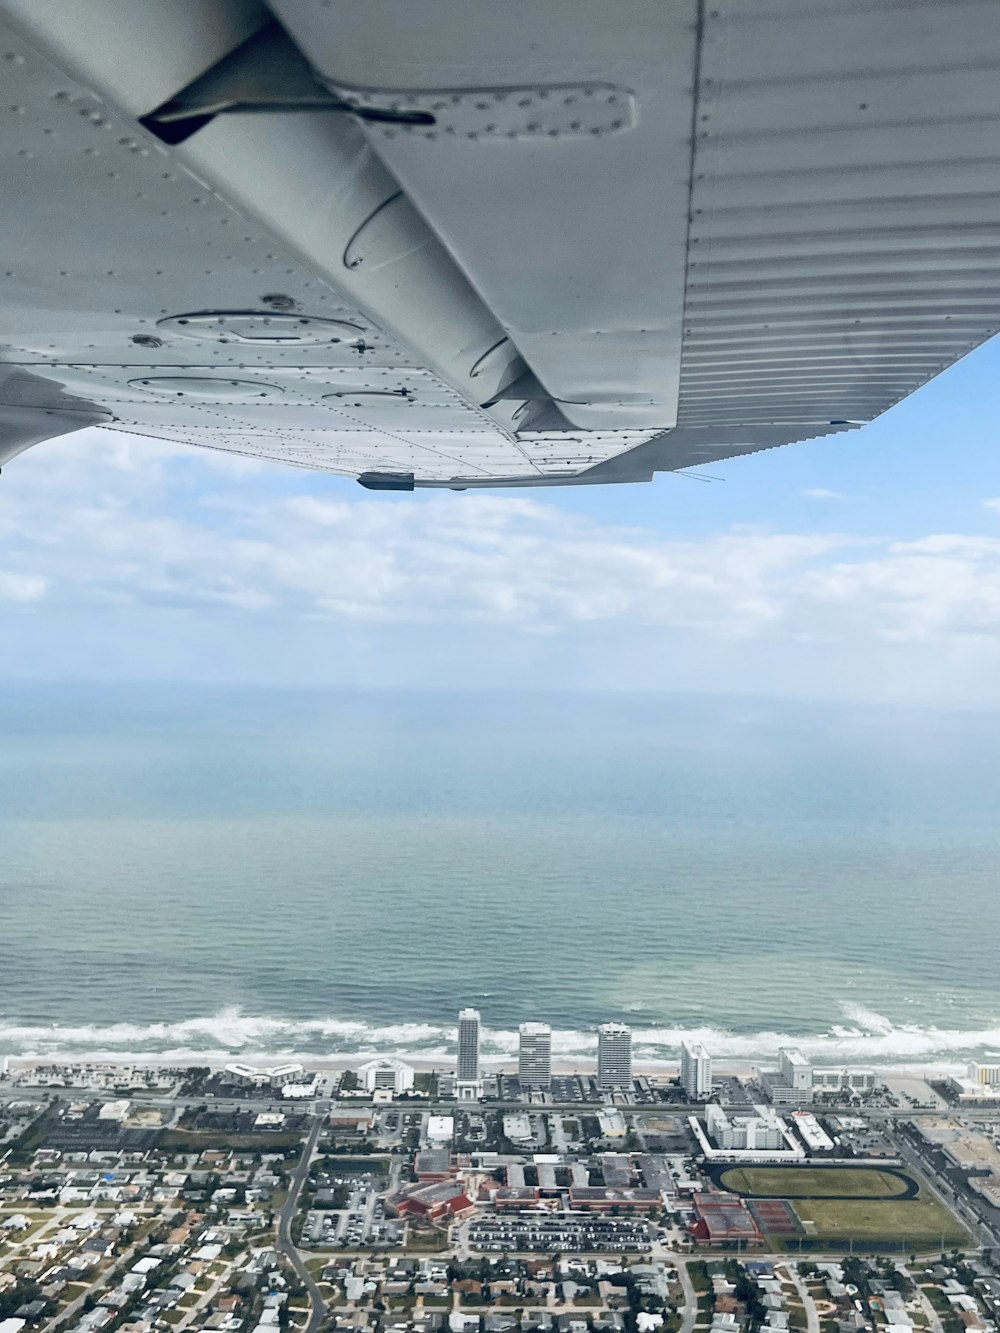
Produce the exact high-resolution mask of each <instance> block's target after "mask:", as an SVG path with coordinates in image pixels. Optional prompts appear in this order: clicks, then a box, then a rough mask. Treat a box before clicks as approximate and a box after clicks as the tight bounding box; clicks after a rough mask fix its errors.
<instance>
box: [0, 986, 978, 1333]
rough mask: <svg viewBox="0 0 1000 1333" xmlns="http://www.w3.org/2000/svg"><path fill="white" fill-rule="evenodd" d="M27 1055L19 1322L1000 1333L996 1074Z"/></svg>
mask: <svg viewBox="0 0 1000 1333" xmlns="http://www.w3.org/2000/svg"><path fill="white" fill-rule="evenodd" d="M596 1037H597V1053H596V1064H595V1066H594V1067H593V1068H590V1069H580V1068H575V1069H561V1068H559V1067H558V1065H557V1064H556V1063H554V1061H553V1050H552V1031H551V1029H550V1028H549V1027H548V1026H547V1025H546V1024H544V1023H539V1022H528V1023H524V1024H522V1025H521V1027H520V1030H519V1033H518V1051H517V1058H516V1060H508V1061H502V1060H489V1061H488V1060H484V1058H483V1057H482V1053H481V1046H482V1020H481V1015H480V1013H479V1012H478V1011H477V1010H475V1009H472V1008H465V1009H463V1010H461V1012H460V1013H459V1015H458V1022H457V1040H456V1048H455V1053H454V1059H453V1061H452V1062H451V1063H450V1065H449V1067H448V1068H441V1069H429V1068H423V1067H418V1066H419V1062H414V1063H410V1062H409V1061H407V1060H406V1059H403V1058H400V1057H398V1056H391V1055H385V1056H376V1057H374V1058H371V1059H368V1060H364V1061H361V1062H359V1063H357V1064H355V1065H351V1066H347V1065H345V1063H344V1062H343V1061H340V1062H339V1063H338V1062H336V1061H334V1060H333V1059H331V1060H330V1061H328V1062H317V1064H316V1066H315V1067H312V1068H310V1067H307V1066H306V1065H305V1064H304V1063H299V1062H286V1063H283V1064H279V1065H273V1066H268V1065H264V1064H259V1063H252V1062H245V1063H244V1062H241V1061H233V1062H231V1063H228V1064H225V1065H221V1066H208V1065H193V1064H185V1065H177V1066H171V1065H169V1064H168V1063H166V1062H164V1063H163V1064H160V1065H157V1064H151V1063H127V1062H125V1061H124V1060H123V1061H121V1062H111V1061H103V1060H102V1061H96V1060H82V1059H73V1060H70V1059H66V1060H54V1059H52V1058H49V1059H48V1060H47V1061H46V1060H39V1059H35V1060H29V1059H14V1058H8V1059H7V1060H6V1061H5V1062H4V1063H3V1065H2V1069H0V1333H99V1330H106V1333H117V1331H118V1330H125V1333H154V1331H155V1333H170V1330H176V1331H177V1333H181V1331H182V1330H189V1329H190V1330H195V1331H198V1330H210V1331H211V1333H244V1331H245V1333H271V1330H277V1329H289V1328H293V1329H294V1328H299V1329H302V1330H303V1331H304V1333H320V1330H333V1329H356V1330H362V1329H364V1330H373V1333H517V1331H518V1330H524V1331H525V1333H529V1331H530V1333H534V1331H535V1330H538V1331H539V1333H618V1331H619V1330H620V1331H621V1333H657V1331H660V1330H662V1331H663V1333H742V1330H759V1329H764V1330H768V1333H912V1331H917V1333H924V1331H926V1333H963V1331H964V1330H969V1331H970V1333H997V1330H998V1328H1000V1057H998V1058H997V1059H996V1060H994V1061H992V1062H989V1061H987V1062H973V1063H971V1064H970V1065H969V1067H968V1069H967V1070H966V1072H965V1074H964V1075H961V1076H957V1075H955V1074H954V1073H948V1074H942V1076H941V1077H936V1076H935V1075H934V1073H933V1072H932V1071H931V1072H926V1073H921V1074H916V1073H913V1072H907V1071H901V1070H893V1069H882V1070H880V1069H876V1068H866V1067H854V1066H845V1067H829V1066H822V1065H819V1064H815V1063H813V1062H812V1061H810V1060H809V1059H808V1058H806V1056H805V1055H803V1053H802V1052H801V1051H799V1050H796V1049H794V1048H790V1047H785V1048H781V1049H780V1050H779V1051H778V1052H777V1057H776V1059H775V1060H774V1062H773V1064H772V1065H768V1066H766V1067H765V1066H761V1067H759V1068H757V1067H753V1068H747V1067H739V1068H737V1067H735V1066H733V1067H730V1066H729V1065H727V1064H725V1063H724V1062H720V1061H716V1060H713V1056H712V1052H711V1051H709V1050H707V1049H706V1048H705V1047H704V1045H702V1044H701V1043H699V1042H697V1041H695V1040H691V1041H685V1042H683V1043H682V1044H681V1048H680V1050H679V1051H678V1059H677V1063H676V1066H675V1067H662V1066H661V1067H657V1068H655V1069H650V1068H643V1067H641V1066H640V1065H638V1064H637V1063H636V1062H634V1060H633V1034H632V1032H631V1030H630V1029H629V1027H627V1026H626V1025H624V1024H622V1023H618V1022H609V1023H604V1024H602V1025H601V1026H600V1027H599V1028H598V1030H597V1033H596Z"/></svg>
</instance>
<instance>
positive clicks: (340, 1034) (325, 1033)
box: [0, 1005, 1000, 1070]
mask: <svg viewBox="0 0 1000 1333" xmlns="http://www.w3.org/2000/svg"><path fill="white" fill-rule="evenodd" d="M843 1018H844V1022H843V1023H842V1024H833V1025H831V1026H830V1028H829V1029H828V1030H827V1031H826V1032H822V1033H816V1034H802V1033H789V1032H781V1031H761V1032H734V1031H732V1030H729V1029H726V1028H721V1027H714V1026H710V1025H707V1026H704V1027H639V1026H635V1027H634V1028H633V1032H634V1038H633V1041H634V1052H635V1058H636V1061H637V1062H639V1063H642V1064H647V1065H655V1064H659V1063H664V1064H671V1063H674V1062H675V1061H676V1059H677V1055H678V1050H679V1047H680V1043H681V1041H682V1040H684V1039H685V1038H693V1039H694V1040H697V1041H702V1042H704V1044H705V1045H706V1047H707V1048H708V1049H709V1051H711V1053H712V1055H713V1056H714V1057H715V1058H716V1059H717V1060H720V1061H724V1062H729V1063H731V1064H734V1065H736V1064H754V1063H757V1062H766V1061H769V1060H773V1059H774V1058H775V1057H776V1055H777V1051H778V1048H779V1047H781V1046H797V1047H798V1048H799V1049H801V1050H802V1051H803V1052H804V1053H805V1055H806V1056H808V1057H809V1058H811V1059H812V1060H814V1061H816V1062H817V1063H822V1064H844V1063H851V1064H860V1063H864V1064H875V1065H881V1066H885V1065H896V1066H900V1067H906V1068H928V1067H933V1068H935V1069H941V1070H944V1069H955V1068H958V1067H960V1065H961V1063H962V1062H963V1061H965V1060H968V1059H971V1058H974V1057H976V1056H978V1055H981V1054H983V1053H984V1052H986V1051H989V1050H996V1049H997V1048H1000V1019H998V1020H997V1021H996V1022H995V1023H994V1024H992V1025H990V1026H984V1027H980V1028H973V1029H954V1028H945V1027H937V1026H933V1025H931V1026H928V1025H919V1024H910V1023H895V1022H893V1021H892V1020H891V1019H889V1018H887V1017H885V1015H883V1014H879V1013H875V1012H873V1011H871V1010H867V1009H864V1008H863V1007H861V1006H856V1005H845V1006H844V1007H843ZM454 1041H455V1029H454V1028H453V1027H449V1026H447V1025H443V1024H436V1023H412V1022H411V1023H395V1024H387V1025H385V1026H378V1025H374V1024H370V1023H366V1022H362V1021H357V1020H348V1019H339V1018H313V1019H295V1018H280V1017H274V1016H268V1015H253V1014H247V1013H244V1012H243V1010H241V1009H239V1008H224V1009H220V1010H219V1011H218V1012H217V1013H215V1014H210V1015H206V1016H203V1017H197V1018H188V1019H184V1020H182V1021H180V1022H172V1023H145V1024H143V1023H126V1022H120V1023H109V1024H106V1025H100V1024H79V1025H70V1024H52V1025H39V1024H30V1023H18V1022H17V1021H15V1020H11V1019H6V1020H5V1019H2V1018H0V1054H5V1055H9V1056H14V1057H21V1058H27V1059H45V1058H48V1057H52V1056H57V1055H59V1056H74V1057H83V1056H86V1057H88V1058H93V1059H97V1058H109V1059H115V1058H124V1057H129V1058H133V1059H138V1060H155V1059H160V1060H162V1059H164V1058H166V1059H170V1060H175V1061H178V1062H184V1061H195V1060H197V1061H202V1062H209V1063H212V1062H216V1061H224V1060H227V1059H230V1058H232V1057H233V1056H234V1055H240V1056H242V1057H243V1058H246V1059H250V1058H253V1057H258V1056H259V1057H261V1058H263V1059H268V1058H273V1057H277V1056H284V1057H287V1056H292V1055H298V1056H301V1057H304V1058H306V1059H308V1060H309V1061H310V1062H311V1063H320V1062H322V1061H323V1060H329V1061H330V1062H331V1063H338V1062H340V1063H343V1062H344V1061H345V1060H346V1059H353V1058H355V1057H362V1056H368V1055H373V1054H388V1053H392V1054H397V1055H404V1056H409V1057H411V1058H412V1059H415V1060H418V1061H420V1062H422V1063H427V1064H432V1065H433V1064H441V1065H444V1064H447V1063H448V1062H450V1060H451V1059H453V1052H454ZM595 1047H596V1037H595V1035H594V1034H593V1033H592V1032H586V1031H576V1030H573V1029H556V1030H555V1031H553V1034H552V1049H553V1056H554V1057H555V1059H556V1061H557V1062H559V1063H562V1064H565V1065H571V1064H572V1063H573V1062H574V1061H575V1060H580V1061H590V1060H592V1059H593V1058H594V1053H595ZM516 1050H517V1032H516V1030H515V1029H509V1030H506V1029H489V1028H485V1029H484V1030H483V1056H484V1058H485V1059H486V1060H487V1061H488V1060H489V1059H490V1058H493V1059H496V1060H499V1059H500V1058H508V1059H509V1058H510V1057H511V1056H512V1055H514V1054H515V1053H516Z"/></svg>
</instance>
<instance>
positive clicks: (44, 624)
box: [0, 342, 1000, 707]
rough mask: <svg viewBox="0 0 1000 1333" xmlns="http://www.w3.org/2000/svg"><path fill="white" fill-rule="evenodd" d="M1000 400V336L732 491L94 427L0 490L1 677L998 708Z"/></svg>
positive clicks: (13, 474) (728, 476)
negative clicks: (372, 461)
mask: <svg viewBox="0 0 1000 1333" xmlns="http://www.w3.org/2000/svg"><path fill="white" fill-rule="evenodd" d="M998 405H1000V343H997V342H994V343H993V344H989V345H987V346H986V347H984V348H981V349H980V350H979V351H978V352H975V353H973V354H972V355H971V356H969V357H968V358H966V359H965V360H964V361H963V362H961V363H959V364H958V365H957V366H955V367H953V368H952V369H951V370H949V371H948V372H946V373H945V374H944V375H943V376H941V377H940V378H939V379H938V380H936V381H934V382H933V383H932V384H930V385H928V386H927V387H926V388H924V389H922V390H921V391H919V392H918V393H917V394H915V395H913V396H912V397H911V398H909V399H908V400H906V401H905V402H904V403H902V404H900V405H899V406H898V407H896V408H894V409H893V410H891V411H890V412H888V413H887V414H886V415H885V416H884V417H883V418H882V419H880V420H879V421H877V422H875V423H874V424H873V425H870V426H868V427H865V428H863V429H861V430H859V431H856V432H853V433H851V434H849V435H846V436H835V437H831V438H829V439H827V440H822V441H817V442H813V443H807V444H801V445H795V446H791V447H788V448H785V449H778V450H772V451H769V452H767V453H763V454H760V455H757V456H753V457H750V458H746V459H738V460H733V461H731V462H728V463H722V464H718V465H713V466H712V467H710V468H706V469H704V471H705V473H706V474H708V475H711V476H713V477H718V478H721V480H719V481H713V482H710V483H709V482H703V481H697V480H692V479H689V478H683V477H671V476H669V475H664V476H660V477H658V478H657V480H656V481H654V482H653V483H652V484H651V485H648V486H643V485H639V486H612V487H606V488H605V487H580V488H566V489H564V490H547V491H539V492H531V491H525V492H516V493H496V494H481V493H480V494H477V493H474V492H466V493H464V494H453V493H450V492H444V493H442V494H438V493H422V494H417V495H403V496H391V495H390V496H380V495H371V494H369V493H367V492H364V491H362V490H361V489H360V488H359V487H358V486H357V485H356V484H355V483H353V482H348V481H344V480H341V479H338V478H335V477H331V476H328V475H326V474H319V473H308V472H305V471H301V470H291V469H283V468H281V467H279V466H277V465H257V464H253V463H249V462H247V461H245V460H239V459H231V458H228V457H225V456H222V455H217V454H213V453H210V452H207V451H202V450H198V449H179V448H175V447H174V446H168V445H166V444H163V445H161V444H158V443H157V442H155V441H149V440H138V439H131V438H128V437H121V436H114V435H112V434H111V433H109V432H102V431H94V432H85V433H82V434H81V435H79V436H76V437H70V438H66V439H63V440H61V441H53V442H50V443H48V444H44V445H40V446H38V447H37V448H35V449H33V450H31V451H29V452H28V453H27V454H25V455H23V456H22V457H21V458H18V459H16V460H14V462H12V463H11V464H10V465H8V467H6V468H5V469H4V473H3V477H2V479H0V539H2V542H3V550H4V561H3V565H2V566H0V624H2V626H3V631H2V646H3V648H4V651H3V654H2V659H0V673H2V675H3V676H6V678H8V679H24V678H35V679H37V678H43V679H44V678H52V679H74V678H77V679H112V680H145V679H150V680H152V679H156V680H162V679H167V680H171V679H174V680H186V681H199V680H204V681H212V682H226V681H233V682H250V681H252V682H259V683H274V684H282V685H285V684H293V683H296V682H302V683H306V684H310V685H315V684H331V685H341V684H344V685H352V686H353V685H366V686H375V687H378V686H399V685H405V686H417V687H421V686H427V687H430V688H447V689H452V688H459V687H460V688H476V687H488V688H498V687H503V688H518V687H528V688H555V689H561V690H562V689H588V688H601V689H625V690H630V689H631V690H646V689H665V690H691V689H699V690H706V691H711V692H719V693H731V694H766V695H781V696H785V695H794V696H798V697H807V698H822V699H835V700H839V699H843V700H852V699H865V700H875V701H880V702H886V703H891V702H901V703H907V704H909V703H913V702H919V703H929V704H935V705H937V704H942V705H947V706H953V705H958V706H966V705H968V706H975V707H981V706H987V707H992V706H994V705H995V704H996V703H997V702H1000V468H998V464H997V459H996V451H997V443H996V438H997V429H996V425H995V422H996V416H997V409H998Z"/></svg>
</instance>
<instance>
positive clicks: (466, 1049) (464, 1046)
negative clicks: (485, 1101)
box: [455, 1009, 483, 1101]
mask: <svg viewBox="0 0 1000 1333" xmlns="http://www.w3.org/2000/svg"><path fill="white" fill-rule="evenodd" d="M455 1095H456V1096H457V1097H458V1099H459V1101H475V1100H476V1099H477V1098H479V1097H481V1096H482V1095H483V1085H482V1083H481V1082H480V1079H479V1010H478V1009H463V1010H462V1011H461V1012H460V1013H459V1015H458V1064H457V1066H456V1070H455Z"/></svg>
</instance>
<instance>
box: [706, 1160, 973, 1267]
mask: <svg viewBox="0 0 1000 1333" xmlns="http://www.w3.org/2000/svg"><path fill="white" fill-rule="evenodd" d="M720 1184H721V1185H722V1186H723V1188H725V1189H730V1190H733V1191H735V1192H736V1193H738V1194H743V1195H746V1196H748V1197H750V1198H754V1197H756V1198H763V1199H767V1198H770V1199H788V1200H789V1201H790V1202H791V1204H792V1207H793V1208H794V1209H795V1211H796V1212H797V1213H798V1215H799V1219H800V1221H801V1222H802V1225H803V1227H804V1229H805V1235H804V1236H803V1237H802V1240H803V1243H808V1242H812V1243H814V1244H815V1243H819V1244H823V1243H824V1242H825V1243H828V1244H830V1245H837V1246H839V1245H847V1244H848V1243H850V1242H853V1244H854V1245H857V1246H860V1247H864V1248H878V1247H879V1246H897V1245H899V1246H905V1248H908V1249H914V1250H928V1249H938V1248H939V1247H942V1246H945V1247H947V1246H950V1245H964V1244H966V1242H967V1241H968V1234H967V1232H966V1230H965V1228H964V1227H963V1226H962V1224H961V1223H960V1222H959V1221H958V1219H957V1218H955V1217H954V1216H953V1215H952V1214H951V1212H950V1211H949V1209H948V1208H946V1207H945V1205H944V1204H943V1203H940V1202H939V1201H938V1200H937V1199H936V1198H935V1197H934V1195H932V1194H931V1193H930V1192H929V1191H928V1190H927V1189H926V1187H924V1186H922V1185H920V1183H919V1181H917V1185H918V1192H917V1195H916V1197H915V1198H912V1199H904V1198H901V1197H900V1196H901V1195H903V1194H905V1193H906V1192H907V1188H908V1187H907V1185H906V1183H905V1182H904V1181H903V1180H902V1179H900V1177H899V1176H896V1175H893V1174H891V1173H890V1172H888V1171H880V1170H879V1169H878V1168H877V1167H808V1166H788V1167H786V1166H760V1167H758V1166H749V1167H737V1168H734V1169H733V1170H731V1171H726V1172H725V1173H724V1174H723V1175H722V1176H721V1177H720ZM775 1243H776V1244H782V1243H784V1244H787V1245H788V1247H789V1248H791V1247H792V1245H791V1242H788V1241H782V1242H779V1241H778V1239H777V1238H775ZM796 1243H797V1242H796Z"/></svg>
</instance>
